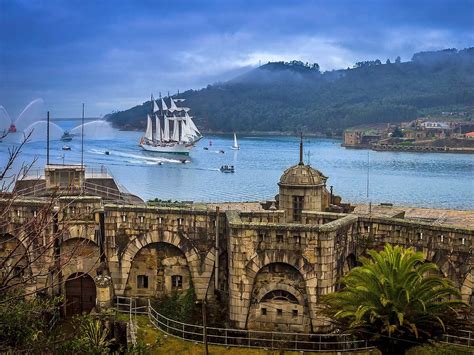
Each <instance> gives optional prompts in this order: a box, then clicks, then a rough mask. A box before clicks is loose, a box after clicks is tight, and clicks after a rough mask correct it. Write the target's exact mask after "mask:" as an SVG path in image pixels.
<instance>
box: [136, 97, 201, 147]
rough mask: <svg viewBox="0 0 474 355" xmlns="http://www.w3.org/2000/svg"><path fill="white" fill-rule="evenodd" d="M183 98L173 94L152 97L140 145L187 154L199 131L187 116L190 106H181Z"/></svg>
mask: <svg viewBox="0 0 474 355" xmlns="http://www.w3.org/2000/svg"><path fill="white" fill-rule="evenodd" d="M184 101H185V99H177V98H172V97H168V98H161V97H160V98H159V99H158V100H154V99H153V96H152V97H151V110H150V113H149V114H148V115H147V126H146V131H145V135H144V136H143V137H142V138H141V140H140V147H142V148H143V149H144V150H147V151H150V152H157V153H174V154H189V152H190V151H191V149H193V147H194V146H195V144H196V143H197V142H198V141H199V140H200V139H201V138H202V134H201V133H200V132H199V130H198V129H197V127H196V125H195V124H194V122H193V119H192V117H191V116H190V115H189V111H190V108H189V107H184V106H180V105H181V103H182V102H184ZM153 118H154V119H153ZM153 121H154V122H153Z"/></svg>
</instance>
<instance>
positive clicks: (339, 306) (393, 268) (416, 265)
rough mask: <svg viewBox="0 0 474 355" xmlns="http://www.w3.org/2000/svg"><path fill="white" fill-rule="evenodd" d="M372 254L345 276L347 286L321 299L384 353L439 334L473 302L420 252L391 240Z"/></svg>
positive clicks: (350, 328)
mask: <svg viewBox="0 0 474 355" xmlns="http://www.w3.org/2000/svg"><path fill="white" fill-rule="evenodd" d="M368 254H369V255H370V258H364V257H361V258H360V261H361V263H362V266H359V267H356V268H354V269H352V270H351V271H349V273H347V274H346V275H345V276H344V278H343V280H342V283H343V285H344V288H343V289H341V290H340V291H338V292H334V293H332V294H329V295H327V296H326V297H325V298H324V299H323V302H324V303H325V304H326V305H327V308H326V311H327V315H328V316H329V317H330V318H332V319H333V320H334V321H335V322H336V324H338V325H339V326H340V327H341V328H342V329H344V330H345V331H349V332H352V333H354V334H356V335H357V336H359V337H363V338H365V339H369V340H371V341H373V343H374V344H375V345H376V346H377V347H378V348H379V350H380V351H382V353H383V354H403V353H404V352H405V351H406V350H407V349H409V348H411V347H413V346H416V345H418V344H420V343H424V342H427V341H429V340H430V339H434V338H436V337H437V336H439V335H441V334H442V333H444V332H446V328H447V326H449V325H450V324H454V323H455V322H457V321H458V319H459V312H460V311H464V310H466V309H467V308H469V306H468V305H467V304H466V303H464V302H462V301H460V300H459V299H458V298H459V291H458V290H457V288H456V287H455V286H454V285H453V284H452V283H451V282H450V281H449V280H448V279H446V278H443V277H440V276H438V275H437V274H436V273H433V271H436V270H437V269H438V268H437V266H436V265H435V264H433V263H429V262H425V258H424V257H423V254H422V253H419V252H415V251H414V250H413V249H411V248H410V249H404V248H402V247H400V246H395V247H392V246H391V245H390V244H387V245H385V248H384V249H383V250H382V251H380V252H377V251H375V250H370V251H369V252H368Z"/></svg>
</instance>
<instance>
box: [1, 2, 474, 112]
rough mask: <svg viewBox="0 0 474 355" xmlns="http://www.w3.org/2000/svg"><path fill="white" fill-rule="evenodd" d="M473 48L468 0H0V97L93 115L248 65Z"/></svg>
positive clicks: (350, 60)
mask: <svg viewBox="0 0 474 355" xmlns="http://www.w3.org/2000/svg"><path fill="white" fill-rule="evenodd" d="M473 46H474V0H449V1H448V0H446V1H445V0H426V1H424V0H391V1H390V0H373V1H371V0H365V1H361V0H343V1H342V0H341V1H338V0H332V1H329V0H328V1H298V0H286V1H280V0H267V1H262V0H235V1H234V0H221V1H213V0H208V1H194V0H188V1H180V0H172V1H167V0H155V1H146V0H131V1H119V0H117V1H106V0H66V1H64V0H0V105H2V106H4V107H5V108H6V110H7V111H8V112H9V113H10V116H12V117H13V118H15V117H16V116H18V114H19V113H20V112H21V111H22V110H23V108H24V107H25V106H26V105H27V104H28V103H29V102H30V101H31V100H33V99H36V98H43V99H44V102H45V103H44V111H46V110H49V111H51V114H52V116H53V117H79V116H80V114H81V107H82V106H81V105H82V102H84V103H85V104H86V116H88V117H98V116H102V115H105V114H107V113H110V112H112V111H115V110H123V109H127V108H129V107H132V106H135V105H138V104H141V103H142V102H144V101H146V100H147V99H148V98H149V97H150V94H151V93H154V94H155V96H157V95H158V93H159V92H161V93H162V94H165V93H168V92H170V93H172V94H173V93H176V92H177V91H178V90H180V91H181V92H182V91H185V90H187V89H199V88H202V87H205V86H207V85H208V84H212V83H214V82H217V81H225V80H228V79H231V78H232V77H234V76H236V75H239V74H241V73H243V72H245V71H248V70H250V69H251V68H253V67H256V66H258V64H259V63H262V64H264V63H266V62H268V61H280V60H285V61H287V60H293V59H295V60H301V61H304V62H310V63H313V62H317V63H319V64H320V66H321V69H322V70H323V71H324V70H332V69H341V68H347V67H349V66H352V65H353V64H354V63H355V62H356V61H360V60H372V59H377V58H378V59H381V60H382V61H385V60H386V59H387V58H390V59H391V60H394V59H395V58H396V57H397V56H400V57H401V58H402V61H408V60H410V58H411V56H412V55H413V53H415V52H419V51H425V50H438V49H444V48H453V47H454V48H458V49H462V48H466V47H473Z"/></svg>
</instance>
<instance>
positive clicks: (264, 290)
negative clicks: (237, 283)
mask: <svg viewBox="0 0 474 355" xmlns="http://www.w3.org/2000/svg"><path fill="white" fill-rule="evenodd" d="M274 290H283V291H286V292H288V293H291V294H292V295H293V296H294V297H295V298H296V299H297V300H298V303H300V304H304V303H305V302H306V300H305V296H304V295H303V294H302V293H301V291H299V290H298V289H296V288H295V287H293V286H291V285H286V284H284V283H281V282H278V283H275V284H269V285H265V286H264V287H263V288H262V289H261V290H260V291H259V292H258V293H257V295H256V299H257V300H259V301H260V300H262V299H263V298H264V297H265V296H266V295H267V294H268V293H270V292H272V291H274Z"/></svg>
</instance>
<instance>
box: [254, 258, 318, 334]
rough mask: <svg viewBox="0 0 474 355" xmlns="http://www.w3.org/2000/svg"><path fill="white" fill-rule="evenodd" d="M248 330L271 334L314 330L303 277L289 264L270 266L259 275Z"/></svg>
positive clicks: (262, 269)
mask: <svg viewBox="0 0 474 355" xmlns="http://www.w3.org/2000/svg"><path fill="white" fill-rule="evenodd" d="M247 328H248V329H255V330H267V331H296V332H307V331H310V330H311V322H310V318H309V310H308V305H307V300H306V282H305V280H304V278H303V275H302V274H301V273H300V272H299V271H298V270H297V269H295V268H294V267H293V266H291V265H289V264H286V263H270V264H267V265H265V266H264V267H262V268H261V269H260V270H259V271H258V273H257V275H256V276H255V280H254V285H253V289H252V294H251V302H250V309H249V315H248V320H247Z"/></svg>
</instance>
